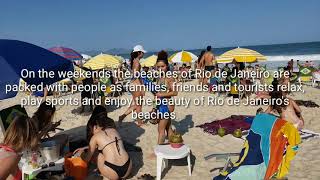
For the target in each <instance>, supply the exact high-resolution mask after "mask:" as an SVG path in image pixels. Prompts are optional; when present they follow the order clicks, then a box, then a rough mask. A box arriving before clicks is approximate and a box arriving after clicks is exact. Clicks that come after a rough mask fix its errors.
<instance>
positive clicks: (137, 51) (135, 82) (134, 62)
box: [118, 45, 146, 126]
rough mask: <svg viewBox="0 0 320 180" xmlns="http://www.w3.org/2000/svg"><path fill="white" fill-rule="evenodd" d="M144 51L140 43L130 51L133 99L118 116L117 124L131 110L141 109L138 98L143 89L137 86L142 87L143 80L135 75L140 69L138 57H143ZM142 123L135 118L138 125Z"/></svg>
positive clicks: (142, 94) (140, 97) (141, 96)
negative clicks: (133, 89)
mask: <svg viewBox="0 0 320 180" xmlns="http://www.w3.org/2000/svg"><path fill="white" fill-rule="evenodd" d="M145 53H146V51H145V50H144V49H143V47H142V46H141V45H137V46H135V47H134V48H133V51H132V53H131V58H130V65H131V70H132V73H133V77H132V79H131V86H133V87H134V88H135V91H131V94H132V99H133V101H132V103H131V105H130V107H129V108H128V109H127V111H126V112H124V113H123V114H122V115H121V116H119V121H118V124H119V126H121V123H122V121H123V120H124V118H125V117H127V116H128V115H129V114H130V113H132V112H133V111H136V112H137V114H139V113H140V112H141V111H142V105H141V103H139V102H138V99H142V98H143V96H144V91H143V90H142V89H139V87H142V85H143V82H142V80H141V78H139V77H137V73H138V72H140V69H141V65H140V59H141V58H142V57H143V55H144V54H145ZM143 124H144V123H143V120H142V119H137V125H138V126H141V125H143Z"/></svg>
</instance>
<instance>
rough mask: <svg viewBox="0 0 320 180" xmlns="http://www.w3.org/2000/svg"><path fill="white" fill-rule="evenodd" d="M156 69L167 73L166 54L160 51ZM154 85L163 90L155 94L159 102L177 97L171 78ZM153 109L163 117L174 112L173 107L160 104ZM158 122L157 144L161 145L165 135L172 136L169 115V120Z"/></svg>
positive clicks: (161, 119)
mask: <svg viewBox="0 0 320 180" xmlns="http://www.w3.org/2000/svg"><path fill="white" fill-rule="evenodd" d="M156 67H157V69H158V70H161V71H162V72H164V73H166V72H167V71H168V69H169V62H168V54H167V52H165V51H160V52H159V53H158V59H157V63H156ZM156 83H157V85H160V86H161V87H162V86H164V87H165V90H163V91H160V92H157V93H155V98H157V99H158V98H160V100H161V101H162V99H170V98H172V97H173V96H177V95H178V92H177V91H174V90H173V84H174V83H175V81H174V79H173V78H168V77H161V78H159V79H157V81H156ZM155 109H156V113H157V114H158V115H163V116H164V115H165V114H171V113H172V112H173V111H174V105H168V104H162V103H161V104H160V105H157V107H156V108H155ZM158 121H159V122H158V144H163V143H164V141H165V137H166V135H167V136H168V137H170V136H171V135H172V134H173V130H172V127H171V118H170V115H169V118H165V117H163V118H160V119H158Z"/></svg>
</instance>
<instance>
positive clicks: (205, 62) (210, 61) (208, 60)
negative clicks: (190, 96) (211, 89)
mask: <svg viewBox="0 0 320 180" xmlns="http://www.w3.org/2000/svg"><path fill="white" fill-rule="evenodd" d="M199 66H200V67H204V70H205V71H210V72H211V71H212V70H213V69H214V68H215V67H216V66H217V64H216V60H215V56H214V54H213V53H212V52H211V46H208V47H207V51H206V52H205V53H204V55H203V56H202V58H201V59H200V64H199ZM205 84H208V78H206V77H204V78H203V81H202V85H205Z"/></svg>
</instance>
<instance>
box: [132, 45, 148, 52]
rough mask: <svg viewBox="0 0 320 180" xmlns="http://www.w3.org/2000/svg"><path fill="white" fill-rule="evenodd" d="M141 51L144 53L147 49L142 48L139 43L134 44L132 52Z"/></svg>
mask: <svg viewBox="0 0 320 180" xmlns="http://www.w3.org/2000/svg"><path fill="white" fill-rule="evenodd" d="M139 51H141V52H143V53H146V52H147V51H146V50H144V49H143V46H141V45H136V46H135V47H134V48H133V52H139Z"/></svg>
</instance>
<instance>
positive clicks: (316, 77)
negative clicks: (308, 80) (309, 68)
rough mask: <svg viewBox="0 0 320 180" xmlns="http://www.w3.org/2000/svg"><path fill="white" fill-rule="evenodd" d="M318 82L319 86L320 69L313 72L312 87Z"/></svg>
mask: <svg viewBox="0 0 320 180" xmlns="http://www.w3.org/2000/svg"><path fill="white" fill-rule="evenodd" d="M317 82H318V86H319V82H320V71H319V70H318V71H315V72H313V73H312V87H315V85H316V83H317Z"/></svg>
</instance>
